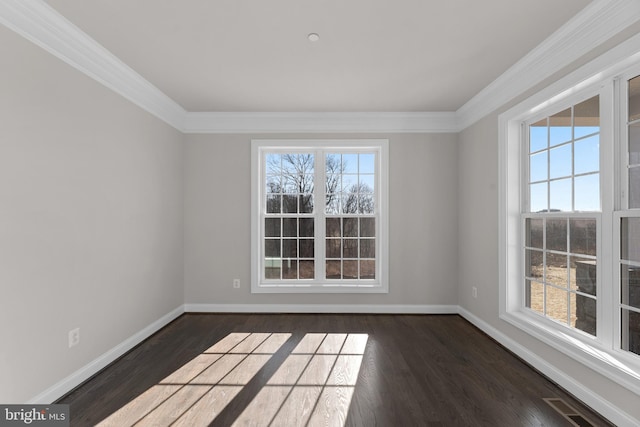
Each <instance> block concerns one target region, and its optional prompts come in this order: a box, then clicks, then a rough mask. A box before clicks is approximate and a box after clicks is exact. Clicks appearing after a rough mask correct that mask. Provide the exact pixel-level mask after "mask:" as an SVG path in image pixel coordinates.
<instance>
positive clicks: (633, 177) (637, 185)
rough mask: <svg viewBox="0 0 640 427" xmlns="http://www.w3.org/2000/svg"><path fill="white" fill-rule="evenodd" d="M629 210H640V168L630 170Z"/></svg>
mask: <svg viewBox="0 0 640 427" xmlns="http://www.w3.org/2000/svg"><path fill="white" fill-rule="evenodd" d="M629 208H630V209H636V208H640V167H635V168H630V169H629Z"/></svg>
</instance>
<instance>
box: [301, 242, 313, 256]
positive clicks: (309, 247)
mask: <svg viewBox="0 0 640 427" xmlns="http://www.w3.org/2000/svg"><path fill="white" fill-rule="evenodd" d="M313 256H314V241H313V239H300V258H313Z"/></svg>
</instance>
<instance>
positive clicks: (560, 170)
mask: <svg viewBox="0 0 640 427" xmlns="http://www.w3.org/2000/svg"><path fill="white" fill-rule="evenodd" d="M549 157H550V160H549V178H550V179H553V178H561V177H564V176H571V144H565V145H563V146H561V147H557V148H554V149H552V150H549Z"/></svg>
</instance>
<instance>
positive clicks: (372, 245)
mask: <svg viewBox="0 0 640 427" xmlns="http://www.w3.org/2000/svg"><path fill="white" fill-rule="evenodd" d="M375 257H376V241H375V240H374V239H360V258H375Z"/></svg>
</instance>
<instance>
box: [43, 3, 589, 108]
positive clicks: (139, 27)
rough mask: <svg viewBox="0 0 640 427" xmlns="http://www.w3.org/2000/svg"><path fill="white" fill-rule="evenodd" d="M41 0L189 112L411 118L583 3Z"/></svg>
mask: <svg viewBox="0 0 640 427" xmlns="http://www.w3.org/2000/svg"><path fill="white" fill-rule="evenodd" d="M46 3H48V4H49V5H50V6H52V7H53V8H54V9H56V10H57V11H58V12H59V13H61V14H62V15H64V16H65V17H66V18H67V19H69V20H70V21H71V22H72V23H74V24H75V25H77V26H78V27H79V28H80V29H81V30H83V31H84V32H86V33H87V34H88V35H89V36H91V37H92V38H94V39H95V40H96V41H97V42H98V43H100V44H102V45H103V46H104V47H105V48H107V49H108V50H109V51H111V52H112V53H113V54H114V55H115V56H117V57H118V58H120V59H121V60H122V61H124V62H125V63H126V64H128V65H129V66H130V67H131V68H133V69H134V70H135V71H136V72H137V73H139V74H140V75H142V76H143V77H144V78H145V79H147V80H148V81H150V82H151V83H153V84H154V85H155V86H157V87H158V88H159V89H160V90H161V91H162V92H164V93H165V94H167V95H168V96H169V97H171V98H172V99H173V100H174V101H176V102H177V103H179V104H180V105H181V106H182V107H184V108H185V109H186V110H187V111H211V112H216V111H218V112H220V111H228V112H356V111H357V112H413V111H456V110H458V109H459V108H460V107H461V106H463V105H464V104H465V103H466V102H467V101H469V100H470V99H471V98H473V97H474V95H476V94H477V93H478V92H479V91H480V90H482V89H483V88H484V87H486V86H487V85H488V84H489V83H491V82H492V81H493V80H495V79H496V78H498V77H499V76H500V75H501V74H502V73H503V72H505V71H506V70H507V69H508V68H509V67H511V66H512V65H513V64H514V63H516V62H517V61H518V60H519V59H520V58H522V57H523V56H524V55H526V54H527V53H528V52H529V51H530V50H532V49H533V48H534V47H536V46H537V45H538V44H540V43H541V42H542V41H543V40H544V39H546V38H547V37H548V36H550V35H551V34H552V33H553V32H554V31H556V30H557V29H558V28H560V27H561V26H562V25H563V24H564V23H565V22H567V21H568V20H569V19H570V18H571V17H573V16H574V15H575V14H576V13H578V12H579V11H580V10H582V9H583V8H584V7H585V6H587V5H588V4H589V3H590V1H589V0H562V1H558V0H536V1H533V2H532V1H528V0H484V1H478V0H439V1H435V0H396V1H391V0H180V1H177V0H83V1H78V0H46ZM311 32H315V33H318V34H319V35H320V40H319V41H318V42H315V43H312V42H310V41H309V40H308V39H307V35H308V34H309V33H311Z"/></svg>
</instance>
